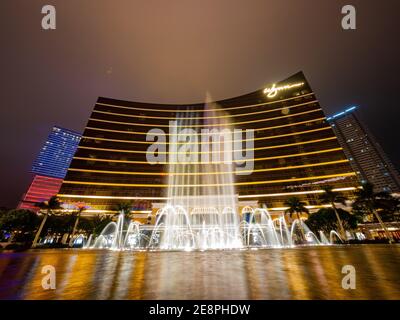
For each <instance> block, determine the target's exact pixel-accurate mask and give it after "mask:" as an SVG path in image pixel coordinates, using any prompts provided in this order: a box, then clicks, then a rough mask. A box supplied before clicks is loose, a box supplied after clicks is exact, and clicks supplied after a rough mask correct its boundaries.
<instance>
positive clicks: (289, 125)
mask: <svg viewBox="0 0 400 320" xmlns="http://www.w3.org/2000/svg"><path fill="white" fill-rule="evenodd" d="M323 120H326V118H325V117H322V118H316V119H310V120H306V121H300V122H293V123H288V124H283V125H280V126H274V127H264V128H254V129H252V130H254V131H255V132H256V131H262V130H272V129H279V128H285V127H293V126H296V125H299V124H305V123H311V122H315V121H323ZM86 129H91V130H98V131H105V132H116V133H126V134H143V135H149V136H151V135H154V136H156V135H158V133H153V132H143V131H126V130H112V129H103V128H94V127H86ZM164 135H166V136H180V135H182V136H188V134H187V133H175V134H174V133H164ZM196 135H200V136H201V135H209V133H203V132H199V133H196Z"/></svg>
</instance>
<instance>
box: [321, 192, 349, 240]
mask: <svg viewBox="0 0 400 320" xmlns="http://www.w3.org/2000/svg"><path fill="white" fill-rule="evenodd" d="M322 190H323V191H324V193H322V194H321V195H320V197H319V200H320V202H321V204H330V205H331V206H332V208H333V211H334V212H335V215H336V219H337V221H338V224H339V230H340V231H339V232H340V235H341V237H342V239H343V240H345V241H346V240H347V236H346V232H345V230H344V228H343V224H342V221H341V220H340V216H339V212H338V209H337V208H336V203H340V204H343V205H346V200H347V198H346V197H344V196H342V195H341V194H340V193H338V192H335V191H333V187H332V186H323V187H322Z"/></svg>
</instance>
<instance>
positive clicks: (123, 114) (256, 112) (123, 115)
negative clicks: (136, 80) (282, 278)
mask: <svg viewBox="0 0 400 320" xmlns="http://www.w3.org/2000/svg"><path fill="white" fill-rule="evenodd" d="M316 102H318V100H312V101H308V102H305V103H299V104H294V105H291V106H287V107H283V108H275V109H270V110H261V111H254V112H248V113H236V114H229V115H218V116H207V117H179V119H180V120H201V119H220V118H235V117H245V116H252V115H256V114H261V113H270V112H275V111H280V110H284V111H289V110H290V109H293V108H296V107H301V106H305V105H308V104H311V103H316ZM264 104H268V103H261V104H259V105H254V106H261V105H264ZM129 109H130V108H129ZM223 110H226V109H223ZM203 111H204V110H203ZM93 112H95V113H102V114H108V115H115V116H122V117H131V118H144V119H165V120H176V117H159V116H147V115H146V116H145V115H138V114H126V113H115V112H111V111H101V110H96V109H95V110H93Z"/></svg>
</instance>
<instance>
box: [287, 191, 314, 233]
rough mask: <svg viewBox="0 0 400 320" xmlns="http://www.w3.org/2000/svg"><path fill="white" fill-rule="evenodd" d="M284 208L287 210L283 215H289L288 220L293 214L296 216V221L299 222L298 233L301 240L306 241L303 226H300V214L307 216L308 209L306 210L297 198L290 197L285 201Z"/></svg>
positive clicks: (304, 205)
mask: <svg viewBox="0 0 400 320" xmlns="http://www.w3.org/2000/svg"><path fill="white" fill-rule="evenodd" d="M285 206H287V207H288V208H287V209H286V210H285V214H289V216H290V218H292V216H293V214H296V216H297V219H298V221H299V226H300V232H301V235H302V237H303V240H306V236H305V234H304V230H303V226H302V225H301V214H302V213H306V214H309V211H308V209H307V208H306V204H305V203H304V202H302V201H300V199H299V198H297V197H290V198H289V199H287V200H286V201H285Z"/></svg>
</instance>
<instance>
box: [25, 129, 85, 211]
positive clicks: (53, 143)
mask: <svg viewBox="0 0 400 320" xmlns="http://www.w3.org/2000/svg"><path fill="white" fill-rule="evenodd" d="M80 138H81V135H80V134H79V133H77V132H75V131H71V130H68V129H64V128H60V127H58V126H54V127H53V128H52V129H51V132H50V134H49V136H48V137H47V140H46V142H45V143H44V145H43V147H42V148H41V150H40V152H39V155H38V156H37V158H36V159H35V161H34V162H33V165H32V170H31V173H33V178H32V182H31V184H30V186H29V188H28V191H27V192H26V193H25V194H24V195H23V197H22V200H21V202H20V203H19V205H18V207H19V208H21V209H31V210H35V211H36V210H37V208H36V207H35V204H36V203H37V202H42V201H46V200H48V199H50V197H52V196H54V195H56V194H57V193H58V191H59V189H60V187H61V184H62V181H63V179H64V177H65V175H66V174H67V171H68V167H69V165H70V163H71V160H72V158H73V156H74V154H75V151H76V148H77V147H78V144H79V141H80Z"/></svg>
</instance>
